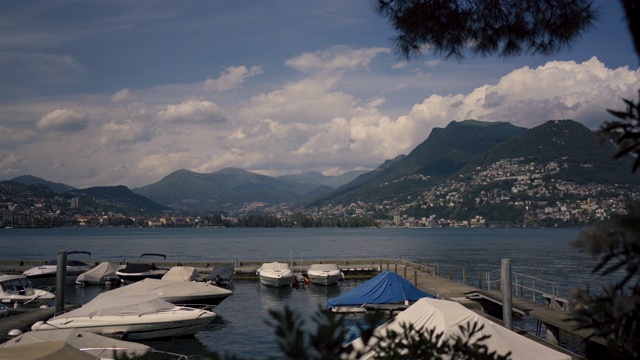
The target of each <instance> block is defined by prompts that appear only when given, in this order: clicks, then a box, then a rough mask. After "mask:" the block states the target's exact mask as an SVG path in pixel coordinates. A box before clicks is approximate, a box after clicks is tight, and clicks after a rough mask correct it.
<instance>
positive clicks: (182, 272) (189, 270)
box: [162, 266, 199, 281]
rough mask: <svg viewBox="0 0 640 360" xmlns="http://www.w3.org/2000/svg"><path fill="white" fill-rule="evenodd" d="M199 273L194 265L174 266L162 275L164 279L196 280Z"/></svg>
mask: <svg viewBox="0 0 640 360" xmlns="http://www.w3.org/2000/svg"><path fill="white" fill-rule="evenodd" d="M198 275H199V273H198V270H196V268H194V267H192V266H174V267H172V268H171V269H169V271H167V273H166V274H164V275H163V276H162V280H170V281H195V280H196V279H197V278H198Z"/></svg>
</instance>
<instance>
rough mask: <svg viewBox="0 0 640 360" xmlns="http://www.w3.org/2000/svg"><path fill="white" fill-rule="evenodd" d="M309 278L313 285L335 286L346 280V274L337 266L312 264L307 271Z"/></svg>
mask: <svg viewBox="0 0 640 360" xmlns="http://www.w3.org/2000/svg"><path fill="white" fill-rule="evenodd" d="M307 278H309V281H310V282H311V283H312V284H318V285H325V286H329V285H334V284H337V283H338V281H340V280H343V279H344V274H343V273H342V270H340V268H339V267H338V265H337V264H312V265H310V266H309V270H307Z"/></svg>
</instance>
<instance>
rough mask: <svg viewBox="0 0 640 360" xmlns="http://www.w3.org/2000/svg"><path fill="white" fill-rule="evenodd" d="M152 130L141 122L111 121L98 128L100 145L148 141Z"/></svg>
mask: <svg viewBox="0 0 640 360" xmlns="http://www.w3.org/2000/svg"><path fill="white" fill-rule="evenodd" d="M153 134H154V132H153V130H152V129H150V128H148V127H147V126H146V125H145V124H143V123H141V122H134V121H131V120H127V121H120V122H118V121H111V122H109V123H107V124H105V125H104V126H103V127H102V129H101V130H100V145H102V146H115V147H122V146H131V145H134V144H137V143H140V142H148V141H150V140H151V139H152V138H153Z"/></svg>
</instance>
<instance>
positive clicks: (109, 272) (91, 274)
mask: <svg viewBox="0 0 640 360" xmlns="http://www.w3.org/2000/svg"><path fill="white" fill-rule="evenodd" d="M116 271H118V268H117V267H116V266H115V265H112V264H111V263H110V262H108V261H105V262H102V263H100V264H99V265H98V266H96V267H94V268H93V269H91V270H89V271H87V272H84V273H82V274H80V275H78V277H77V278H76V281H78V282H87V283H89V284H101V283H102V279H103V278H105V277H115V275H116Z"/></svg>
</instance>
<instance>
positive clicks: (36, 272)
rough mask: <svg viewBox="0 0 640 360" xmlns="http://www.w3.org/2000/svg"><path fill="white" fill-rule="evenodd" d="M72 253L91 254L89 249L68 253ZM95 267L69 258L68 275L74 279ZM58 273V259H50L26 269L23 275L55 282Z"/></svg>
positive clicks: (32, 278) (69, 253)
mask: <svg viewBox="0 0 640 360" xmlns="http://www.w3.org/2000/svg"><path fill="white" fill-rule="evenodd" d="M72 254H87V255H91V253H90V252H89V251H69V252H68V253H67V255H72ZM92 268H93V265H89V264H87V263H85V262H83V261H79V260H67V267H66V277H67V279H71V281H74V280H75V278H76V277H77V276H78V275H80V274H82V273H83V272H86V271H89V270H91V269H92ZM57 274H58V260H57V259H55V260H48V261H45V263H44V264H42V265H40V266H36V267H33V268H31V269H28V270H26V271H25V272H23V273H22V275H24V276H26V277H27V278H28V279H29V280H41V281H50V282H52V283H54V282H55V279H56V276H57Z"/></svg>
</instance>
